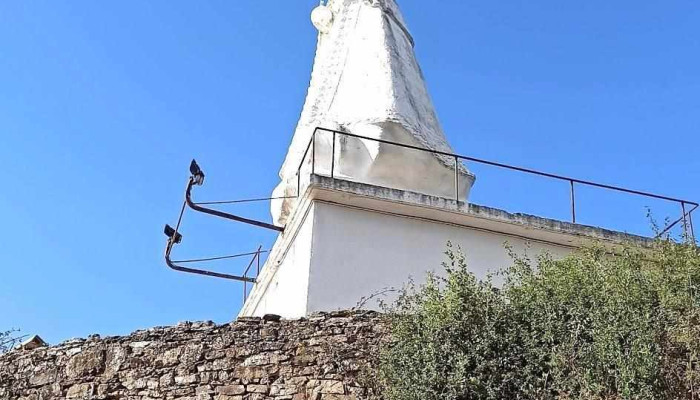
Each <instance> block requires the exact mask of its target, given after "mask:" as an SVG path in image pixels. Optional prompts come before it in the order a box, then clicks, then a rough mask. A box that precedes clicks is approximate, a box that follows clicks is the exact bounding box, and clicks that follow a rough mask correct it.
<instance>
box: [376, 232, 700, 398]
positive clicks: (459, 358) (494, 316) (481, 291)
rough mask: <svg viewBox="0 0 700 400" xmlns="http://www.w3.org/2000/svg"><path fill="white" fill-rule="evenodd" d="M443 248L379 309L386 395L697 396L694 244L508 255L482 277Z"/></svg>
mask: <svg viewBox="0 0 700 400" xmlns="http://www.w3.org/2000/svg"><path fill="white" fill-rule="evenodd" d="M446 254H447V262H446V263H444V267H445V271H446V273H445V274H443V275H444V277H438V276H436V275H430V276H429V277H428V280H427V283H426V284H424V285H421V286H419V287H418V286H415V285H413V284H410V285H409V286H408V287H407V288H406V289H404V290H403V292H402V294H401V296H400V298H399V300H398V301H397V302H396V303H395V304H393V305H392V306H390V307H389V309H388V311H389V318H390V320H391V328H392V339H391V343H390V345H389V346H387V348H386V349H385V350H384V352H383V353H382V355H381V360H380V368H379V375H380V378H381V379H380V380H381V382H382V385H383V386H384V387H383V388H382V389H383V390H382V391H383V392H384V395H385V398H387V399H389V400H438V399H445V400H448V399H449V400H466V399H700V361H699V360H700V293H699V292H700V252H699V251H698V248H697V247H696V246H694V245H679V244H674V243H672V242H670V241H660V242H659V243H658V248H657V249H655V250H654V251H648V250H647V251H642V250H639V249H631V248H629V249H625V250H624V251H622V252H621V254H617V255H615V256H612V255H610V254H609V253H607V252H606V251H604V250H603V249H602V248H590V249H586V250H582V251H580V252H578V253H576V254H573V255H571V256H569V257H568V258H566V259H563V260H554V259H552V258H551V257H549V256H547V255H542V256H540V257H538V258H537V259H536V260H535V261H536V262H532V261H531V260H529V259H527V258H522V257H517V256H514V263H513V265H512V266H511V267H510V268H507V269H506V270H504V271H502V272H500V273H499V274H498V275H496V276H490V277H488V278H487V279H485V280H483V281H479V280H478V279H477V278H476V277H475V276H474V275H473V274H472V273H471V272H469V270H468V268H467V265H466V262H465V259H464V256H463V255H462V254H461V253H460V251H459V250H458V249H454V248H452V246H449V247H448V251H447V253H446ZM534 265H537V268H534ZM496 278H498V279H499V280H500V281H501V282H504V283H503V284H502V285H495V284H494V280H495V279H496ZM499 288H500V289H499Z"/></svg>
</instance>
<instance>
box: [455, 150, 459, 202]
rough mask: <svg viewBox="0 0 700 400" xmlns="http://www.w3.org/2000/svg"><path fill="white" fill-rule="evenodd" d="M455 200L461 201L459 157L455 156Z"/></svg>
mask: <svg viewBox="0 0 700 400" xmlns="http://www.w3.org/2000/svg"><path fill="white" fill-rule="evenodd" d="M455 201H456V202H457V203H459V158H458V157H457V156H455Z"/></svg>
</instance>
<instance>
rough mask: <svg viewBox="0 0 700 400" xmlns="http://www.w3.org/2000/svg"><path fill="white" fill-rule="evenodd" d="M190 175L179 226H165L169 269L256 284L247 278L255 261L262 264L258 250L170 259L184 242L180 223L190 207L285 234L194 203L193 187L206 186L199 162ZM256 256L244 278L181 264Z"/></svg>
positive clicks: (281, 230)
mask: <svg viewBox="0 0 700 400" xmlns="http://www.w3.org/2000/svg"><path fill="white" fill-rule="evenodd" d="M190 173H191V174H192V175H191V176H190V177H189V180H188V181H187V189H185V201H184V202H183V204H182V208H181V209H180V216H179V217H178V221H177V225H176V226H175V228H173V227H171V226H170V225H165V231H164V233H165V235H166V236H167V237H168V242H167V245H166V247H165V263H166V264H167V265H168V267H169V268H171V269H173V270H175V271H180V272H186V273H190V274H198V275H204V276H211V277H214V278H222V279H229V280H235V281H240V282H245V283H255V279H254V278H249V277H247V276H246V275H247V273H248V270H249V269H250V266H251V265H252V264H253V262H255V260H256V259H257V260H258V263H259V262H260V254H261V253H263V251H261V250H260V248H258V251H257V252H254V253H246V254H239V255H234V256H226V257H214V258H208V259H201V260H185V261H173V260H172V259H171V258H170V254H171V252H172V250H173V247H174V246H175V245H176V244H178V243H180V242H181V241H182V234H180V233H179V229H180V223H181V222H182V216H183V214H184V212H185V207H188V206H189V207H190V208H191V209H193V210H195V211H198V212H201V213H205V214H209V215H213V216H216V217H220V218H225V219H228V220H231V221H236V222H242V223H245V224H250V225H254V226H257V227H260V228H266V229H270V230H274V231H277V232H284V228H282V227H279V226H275V225H272V224H268V223H266V222H262V221H257V220H253V219H249V218H244V217H240V216H237V215H233V214H229V213H225V212H222V211H218V210H213V209H210V208H206V207H202V206H200V205H198V204H197V203H195V202H194V201H192V187H193V186H194V185H198V186H201V185H202V184H204V172H202V170H201V168H199V165H197V162H196V161H195V160H192V163H191V164H190ZM250 255H254V257H253V260H252V261H251V263H250V264H249V265H248V270H246V272H245V273H244V275H243V276H237V275H231V274H224V273H220V272H213V271H208V270H204V269H198V268H190V267H185V266H182V265H179V264H178V263H180V264H183V263H187V262H199V261H212V260H220V259H225V258H236V257H242V256H250Z"/></svg>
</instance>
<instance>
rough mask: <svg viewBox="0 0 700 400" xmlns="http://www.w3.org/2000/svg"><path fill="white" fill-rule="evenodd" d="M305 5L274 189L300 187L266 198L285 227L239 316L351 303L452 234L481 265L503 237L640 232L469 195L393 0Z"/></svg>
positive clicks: (435, 250) (482, 267)
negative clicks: (307, 41)
mask: <svg viewBox="0 0 700 400" xmlns="http://www.w3.org/2000/svg"><path fill="white" fill-rule="evenodd" d="M312 19H313V22H314V24H315V25H316V27H317V28H318V29H319V38H318V48H317V54H316V59H315V62H314V67H313V72H312V78H311V84H310V88H309V91H308V95H307V99H306V103H305V105H304V108H303V112H302V115H301V118H300V121H299V124H298V127H297V130H296V132H295V134H294V137H293V139H292V143H291V146H290V149H289V153H288V155H287V158H286V160H285V162H284V164H283V167H282V169H281V171H280V178H281V182H280V184H279V186H278V187H277V188H276V189H275V191H274V196H276V197H277V196H284V197H293V196H297V195H298V196H297V197H295V198H286V199H283V200H278V201H276V202H273V205H272V214H273V219H274V221H275V223H277V224H278V225H280V226H285V230H284V232H283V233H282V234H280V236H279V237H278V238H277V241H276V242H275V244H274V246H273V248H272V250H271V252H270V254H269V257H268V259H267V261H266V263H265V265H264V267H263V269H262V270H261V272H260V275H259V276H258V279H257V282H256V283H255V285H254V288H253V290H252V292H251V294H250V296H249V297H248V299H247V301H246V303H245V304H244V306H243V309H242V310H241V312H240V315H241V316H253V315H255V316H261V315H264V314H278V315H281V316H283V317H287V318H293V317H301V316H304V315H307V314H309V313H312V312H315V311H331V310H334V309H343V308H351V307H354V306H356V305H357V304H358V302H360V301H361V299H363V298H365V297H368V296H371V295H373V294H374V293H377V292H381V291H383V290H385V289H387V288H400V287H401V286H402V285H404V284H405V283H406V282H407V280H408V279H409V277H414V278H415V279H417V280H420V279H422V278H423V277H424V276H425V274H426V272H427V271H430V270H435V271H436V272H439V270H440V268H441V263H442V261H444V255H443V251H444V250H445V245H446V243H447V242H448V241H451V242H452V243H454V244H455V245H458V246H461V248H462V249H463V250H464V252H465V254H466V256H467V261H468V263H469V266H470V268H472V270H473V271H474V272H475V273H476V274H477V276H484V275H485V274H486V272H487V271H489V270H491V271H493V270H497V269H499V268H501V267H504V266H507V265H508V264H509V263H510V258H509V256H508V254H507V252H506V250H505V249H504V243H506V242H507V243H509V244H510V245H511V246H513V248H514V249H515V250H516V251H518V252H525V251H527V252H528V253H529V254H531V255H536V254H537V253H540V252H541V251H548V252H550V253H551V254H552V255H553V256H555V257H561V256H564V255H566V254H567V253H569V252H571V251H572V249H575V248H576V247H579V246H581V245H582V244H584V243H588V242H590V241H592V240H602V241H604V242H606V243H610V244H615V243H620V242H621V241H624V240H633V241H639V242H640V243H641V242H644V241H645V240H646V239H644V238H640V237H635V236H629V235H625V234H621V233H616V232H611V231H606V230H602V229H598V228H592V227H586V226H581V225H575V224H571V223H566V222H561V221H554V220H548V219H543V218H538V217H533V216H525V215H520V214H509V213H507V212H505V211H501V210H496V209H492V208H488V207H483V206H477V205H473V204H469V203H468V202H467V200H468V195H469V191H470V190H471V187H472V185H473V184H474V181H475V177H474V175H473V174H471V173H470V172H469V171H468V170H467V168H466V167H465V166H464V165H463V164H461V163H460V162H458V161H456V159H455V158H453V157H450V156H448V155H447V154H449V153H453V151H452V148H451V147H450V145H449V144H448V142H447V139H446V137H445V134H444V133H443V131H442V128H441V127H440V124H439V122H438V120H437V117H436V113H435V111H434V109H433V105H432V102H431V100H430V96H429V95H428V92H427V89H426V85H425V82H424V80H423V76H422V73H421V71H420V67H419V66H418V63H417V61H416V58H415V54H414V52H413V38H412V37H411V35H410V33H409V31H408V28H407V26H406V23H405V22H404V20H403V17H402V16H401V13H400V11H399V9H398V6H397V4H396V3H395V1H394V0H329V2H328V4H326V6H321V7H319V8H318V9H316V10H315V11H314V13H313V16H312ZM317 127H324V128H329V129H333V130H337V131H341V132H350V133H352V134H354V135H359V136H362V137H364V138H360V137H357V136H346V135H342V134H340V133H335V134H334V133H333V132H331V131H316V128H317ZM314 132H316V134H315V139H314V140H312V138H314ZM373 139H375V140H373ZM377 140H379V141H377ZM388 142H396V143H401V144H405V145H409V146H414V147H420V148H424V149H427V150H430V151H418V150H415V149H414V148H406V147H401V146H396V145H392V144H389V143H388ZM455 169H456V170H457V171H456V173H455ZM367 306H369V307H375V306H376V303H369V304H367Z"/></svg>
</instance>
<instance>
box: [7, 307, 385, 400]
mask: <svg viewBox="0 0 700 400" xmlns="http://www.w3.org/2000/svg"><path fill="white" fill-rule="evenodd" d="M385 326H386V325H385V324H384V323H383V322H382V319H381V316H380V315H379V314H376V313H370V312H352V313H351V312H337V313H330V314H318V315H315V316H312V317H309V318H306V319H301V320H295V321H284V320H282V321H280V320H279V319H278V318H275V317H266V318H263V319H258V318H245V319H239V320H238V321H236V322H233V323H231V324H227V325H215V324H213V323H189V322H188V323H181V324H179V325H177V326H175V327H158V328H152V329H148V330H143V331H137V332H134V333H133V334H131V335H129V336H124V337H107V338H100V337H99V336H92V337H90V338H88V339H77V340H70V341H67V342H64V343H62V344H60V345H57V346H54V347H47V348H40V349H36V350H14V351H12V352H10V353H8V354H5V355H2V356H0V398H2V399H23V400H25V399H26V400H29V399H31V400H40V399H105V400H107V399H134V400H149V399H182V400H185V399H188V400H190V399H191V400H245V399H250V400H262V399H276V400H283V399H285V400H306V399H313V400H351V399H356V400H362V399H368V398H370V396H371V395H372V393H371V392H372V391H371V390H370V389H367V385H364V384H363V382H366V379H367V378H366V377H367V374H366V373H365V372H363V371H365V370H368V369H369V370H371V368H372V365H373V363H374V362H373V361H372V360H374V357H375V356H376V354H377V352H378V346H379V343H380V342H381V340H383V338H385V337H386V335H385V332H386V328H385Z"/></svg>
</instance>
